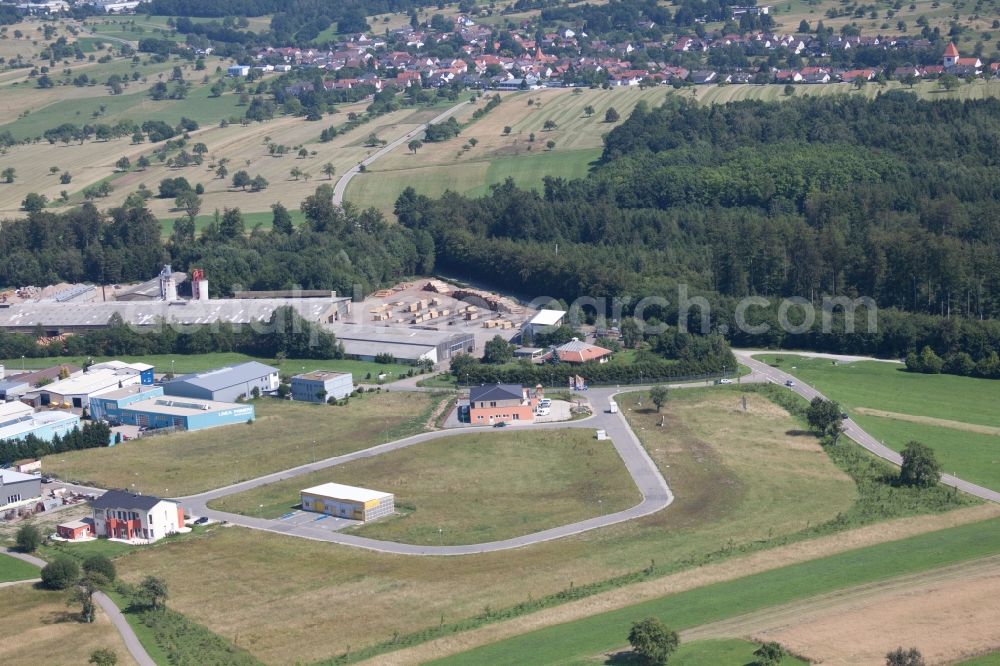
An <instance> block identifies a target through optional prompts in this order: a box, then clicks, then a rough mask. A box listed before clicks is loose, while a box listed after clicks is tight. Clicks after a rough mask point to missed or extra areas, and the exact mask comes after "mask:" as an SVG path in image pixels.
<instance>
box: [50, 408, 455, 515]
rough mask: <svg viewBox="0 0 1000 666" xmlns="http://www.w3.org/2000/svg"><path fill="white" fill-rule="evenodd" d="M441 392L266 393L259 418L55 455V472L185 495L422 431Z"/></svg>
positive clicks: (52, 468) (89, 481) (93, 481)
mask: <svg viewBox="0 0 1000 666" xmlns="http://www.w3.org/2000/svg"><path fill="white" fill-rule="evenodd" d="M438 399H439V398H438V397H437V396H433V395H427V394H402V393H376V394H365V396H364V397H362V398H352V399H351V401H350V404H349V405H348V406H347V407H334V406H330V405H312V404H304V403H299V402H287V401H278V400H270V399H263V400H258V401H255V403H254V406H255V409H256V412H257V419H256V421H254V422H253V423H251V424H239V425H232V426H226V427H222V428H212V429H208V430H202V431H199V432H181V433H172V434H169V435H162V436H155V437H144V438H141V439H138V440H132V441H128V442H123V443H121V444H119V445H117V446H114V447H111V448H106V449H88V450H85V451H70V452H66V453H59V454H55V455H51V456H47V457H46V458H45V460H44V461H43V463H42V464H43V466H44V468H45V470H46V472H47V473H50V474H54V475H56V476H58V477H59V478H61V479H72V480H76V481H80V482H85V483H87V484H93V485H97V486H100V487H103V488H129V489H132V488H134V489H135V490H137V491H141V492H143V493H145V494H154V495H159V496H168V497H179V496H183V495H190V494H194V493H198V492H202V491H205V490H210V489H212V488H218V487H220V486H225V485H229V484H231V483H237V482H239V481H242V480H246V479H252V478H255V477H258V476H262V475H264V474H268V473H271V472H277V471H280V470H283V469H288V468H291V467H296V466H298V465H303V464H305V463H308V462H313V461H315V460H322V459H323V458H328V457H330V456H334V455H340V454H343V453H349V452H350V451H356V450H358V449H364V448H367V447H369V446H373V445H375V444H379V443H381V442H385V441H389V440H392V439H398V438H399V437H404V436H407V435H412V434H415V433H418V432H421V431H422V430H423V429H424V423H425V422H426V420H427V419H428V418H429V416H430V413H431V410H432V409H433V407H434V405H435V404H436V402H437V400H438Z"/></svg>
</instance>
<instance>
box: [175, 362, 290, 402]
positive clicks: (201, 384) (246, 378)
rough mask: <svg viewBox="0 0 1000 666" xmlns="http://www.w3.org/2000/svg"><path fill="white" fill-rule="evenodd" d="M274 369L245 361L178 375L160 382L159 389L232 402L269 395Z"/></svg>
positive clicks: (274, 381) (275, 382)
mask: <svg viewBox="0 0 1000 666" xmlns="http://www.w3.org/2000/svg"><path fill="white" fill-rule="evenodd" d="M278 383H279V378H278V369H277V368H272V367H271V366H269V365H264V364H263V363H258V362H256V361H249V362H247V363H237V364H236V365H228V366H225V367H223V368H218V369H217V370H209V371H208V372H199V373H194V374H190V375H182V376H180V377H177V378H176V379H173V380H171V381H169V382H166V383H164V384H163V392H164V393H166V394H167V395H175V396H180V397H184V398H200V399H202V400H214V401H216V402H236V400H238V399H239V398H249V397H251V396H253V395H254V389H257V392H258V393H259V394H260V395H270V394H272V393H274V392H276V391H277V390H278Z"/></svg>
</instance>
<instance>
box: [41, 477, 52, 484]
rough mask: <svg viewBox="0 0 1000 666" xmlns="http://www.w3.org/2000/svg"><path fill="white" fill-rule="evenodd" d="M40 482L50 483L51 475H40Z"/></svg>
mask: <svg viewBox="0 0 1000 666" xmlns="http://www.w3.org/2000/svg"><path fill="white" fill-rule="evenodd" d="M42 483H52V477H51V476H43V477H42Z"/></svg>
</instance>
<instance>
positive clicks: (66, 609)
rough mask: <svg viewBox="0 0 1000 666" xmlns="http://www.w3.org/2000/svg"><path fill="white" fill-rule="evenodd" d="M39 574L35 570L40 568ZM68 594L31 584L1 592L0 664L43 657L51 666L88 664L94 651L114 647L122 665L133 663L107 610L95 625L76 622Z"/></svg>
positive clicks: (19, 665)
mask: <svg viewBox="0 0 1000 666" xmlns="http://www.w3.org/2000/svg"><path fill="white" fill-rule="evenodd" d="M36 571H37V569H36ZM68 599H69V592H68V591H66V592H51V591H48V590H42V589H36V588H35V587H34V586H33V585H15V586H12V587H5V588H0V607H2V608H3V623H2V626H0V663H3V664H4V665H5V666H35V665H36V664H38V663H39V655H45V658H44V662H45V663H49V664H86V663H87V660H88V659H90V655H91V653H92V652H93V651H94V650H97V649H99V648H110V649H112V650H114V651H115V653H116V654H117V655H118V664H119V665H128V666H131V665H133V664H135V662H134V661H133V660H132V657H131V655H130V654H129V652H128V650H127V649H126V647H125V643H124V642H122V639H121V636H120V635H119V633H118V632H117V631H116V630H115V628H114V625H112V624H111V620H109V619H108V616H107V615H105V613H104V611H102V610H101V609H100V607H98V608H97V617H96V619H95V620H94V622H93V623H92V624H84V623H82V622H80V621H79V620H77V617H76V609H75V608H74V606H75V604H74V605H72V606H71V605H67V601H68Z"/></svg>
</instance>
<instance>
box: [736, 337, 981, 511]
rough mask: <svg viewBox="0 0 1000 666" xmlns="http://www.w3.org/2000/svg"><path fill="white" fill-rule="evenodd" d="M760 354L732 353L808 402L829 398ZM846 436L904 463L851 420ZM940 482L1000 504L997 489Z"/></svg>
mask: <svg viewBox="0 0 1000 666" xmlns="http://www.w3.org/2000/svg"><path fill="white" fill-rule="evenodd" d="M757 353H761V352H756V351H743V350H735V349H734V350H733V354H735V355H736V358H737V359H738V360H739V362H740V363H742V364H744V365H746V366H747V367H749V368H750V369H751V370H753V372H754V373H755V374H757V375H760V376H763V377H764V378H765V379H766V381H769V382H772V383H775V384H779V385H784V384H785V382H787V381H793V382H794V386H792V387H790V390H791V391H794V392H795V393H798V394H799V395H801V396H802V397H803V398H805V399H806V400H812V399H813V398H815V397H817V396H818V397H820V398H823V399H824V400H825V399H826V396H825V395H823V394H822V393H820V392H819V391H817V390H816V389H815V388H813V387H812V386H810V385H808V384H804V383H802V382H801V381H799V380H798V379H796V378H795V377H794V376H793V375H790V374H788V373H787V372H784V371H782V370H779V369H778V368H772V367H771V366H769V365H767V364H766V363H762V362H760V361H758V360H756V359H754V358H753V355H754V354H757ZM844 434H845V435H847V436H848V437H850V438H851V439H852V440H854V441H855V442H857V443H858V444H860V445H861V446H863V447H864V448H866V449H868V450H869V451H871V452H872V453H874V454H875V455H877V456H878V457H879V458H882V459H884V460H888V461H889V462H891V463H892V464H894V465H901V464H902V463H903V457H902V456H900V455H899V454H898V453H896V452H895V451H893V450H892V449H890V448H889V447H888V446H886V445H885V444H883V443H882V442H880V441H878V440H877V439H875V438H874V437H872V436H871V435H869V434H868V433H867V432H865V430H864V429H862V428H861V426H859V425H858V424H857V423H855V422H854V421H853V420H851V419H846V420H845V421H844ZM941 483H943V484H944V485H946V486H952V487H953V488H958V489H959V490H961V491H962V492H964V493H968V494H970V495H973V496H975V497H978V498H980V499H984V500H986V501H988V502H997V503H1000V492H997V491H995V490H990V489H989V488H983V487H982V486H978V485H976V484H974V483H970V482H968V481H964V480H962V479H960V478H958V477H957V476H952V475H951V474H942V475H941Z"/></svg>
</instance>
